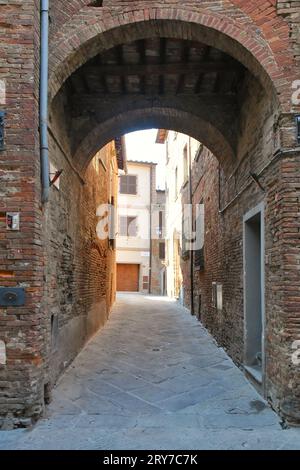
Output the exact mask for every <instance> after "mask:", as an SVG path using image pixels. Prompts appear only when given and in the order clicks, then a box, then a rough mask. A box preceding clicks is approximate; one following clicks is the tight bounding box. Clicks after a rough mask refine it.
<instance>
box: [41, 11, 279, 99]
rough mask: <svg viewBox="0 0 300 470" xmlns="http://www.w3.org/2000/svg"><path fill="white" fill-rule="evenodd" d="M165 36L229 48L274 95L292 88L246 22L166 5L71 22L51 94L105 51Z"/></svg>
mask: <svg viewBox="0 0 300 470" xmlns="http://www.w3.org/2000/svg"><path fill="white" fill-rule="evenodd" d="M154 20H155V21H154ZM162 36H164V37H170V38H177V39H180V38H182V39H190V40H194V41H200V42H204V43H206V44H208V45H211V46H213V47H217V48H219V49H221V50H223V51H224V52H226V53H228V54H230V55H231V56H232V57H234V58H235V59H237V60H238V61H240V62H241V63H242V64H243V65H244V66H245V67H247V68H248V69H249V70H250V71H251V72H252V74H253V75H254V76H255V77H257V78H258V79H259V80H260V82H261V83H262V84H263V85H264V87H265V89H266V90H267V91H268V92H273V97H276V96H277V95H279V97H280V94H281V93H282V92H283V91H284V89H285V88H284V87H286V83H284V82H283V80H282V78H283V72H282V70H281V69H280V68H279V67H278V65H277V63H276V60H275V57H274V54H273V52H272V49H271V48H270V46H269V44H268V42H267V41H266V40H265V39H264V38H263V37H262V35H261V34H260V33H259V32H258V31H257V32H256V34H255V33H254V31H253V28H252V29H251V30H250V29H249V30H247V27H246V25H245V23H244V22H241V21H239V20H236V19H232V18H229V17H224V16H222V15H220V14H217V13H215V12H212V11H210V10H208V9H203V10H198V11H195V10H193V9H189V8H187V7H186V8H167V7H161V8H143V9H139V10H138V9H136V10H134V11H131V12H130V11H127V12H125V13H115V14H114V13H113V12H107V13H106V16H105V17H103V18H100V17H99V18H98V19H97V17H96V18H95V20H94V21H93V22H88V24H86V23H85V22H84V21H82V19H81V22H80V23H78V24H77V25H76V23H74V24H73V27H72V24H70V25H69V28H67V29H66V33H65V34H63V33H62V32H61V33H60V35H59V37H58V39H57V40H56V41H54V42H53V43H52V47H51V51H50V80H49V85H50V96H51V98H53V97H54V96H55V95H56V94H57V92H58V91H59V89H60V88H61V86H62V85H63V83H64V82H65V81H66V79H67V78H68V77H69V76H70V75H71V74H72V73H73V72H74V71H75V70H77V69H78V68H79V67H80V66H81V65H83V64H84V63H85V62H86V61H87V60H89V59H91V58H92V57H94V56H95V55H97V54H98V53H99V52H101V51H104V50H107V49H110V48H112V47H114V46H116V45H118V44H122V43H126V42H128V41H133V40H137V39H143V38H147V37H162ZM281 102H282V100H281Z"/></svg>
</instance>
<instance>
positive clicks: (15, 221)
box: [6, 212, 20, 231]
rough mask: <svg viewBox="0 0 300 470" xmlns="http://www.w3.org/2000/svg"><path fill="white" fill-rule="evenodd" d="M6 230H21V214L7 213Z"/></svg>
mask: <svg viewBox="0 0 300 470" xmlns="http://www.w3.org/2000/svg"><path fill="white" fill-rule="evenodd" d="M6 229H7V230H14V231H18V230H20V213H19V212H7V213H6Z"/></svg>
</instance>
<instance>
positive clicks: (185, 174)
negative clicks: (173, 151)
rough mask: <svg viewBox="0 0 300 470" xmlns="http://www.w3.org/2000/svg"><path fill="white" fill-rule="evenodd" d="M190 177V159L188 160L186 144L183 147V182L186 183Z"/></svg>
mask: <svg viewBox="0 0 300 470" xmlns="http://www.w3.org/2000/svg"><path fill="white" fill-rule="evenodd" d="M188 177H189V161H188V147H187V145H185V147H184V149H183V182H184V183H185V182H186V181H187V180H188Z"/></svg>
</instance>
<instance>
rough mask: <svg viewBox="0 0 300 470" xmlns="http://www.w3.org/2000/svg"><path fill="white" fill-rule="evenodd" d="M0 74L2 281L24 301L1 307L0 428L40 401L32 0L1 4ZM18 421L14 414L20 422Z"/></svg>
mask: <svg viewBox="0 0 300 470" xmlns="http://www.w3.org/2000/svg"><path fill="white" fill-rule="evenodd" d="M0 10H1V14H0V16H1V22H0V80H2V83H5V88H6V93H5V95H6V97H5V98H6V99H5V102H4V100H3V101H2V103H1V105H0V109H2V110H4V111H5V112H6V118H5V150H4V151H1V152H0V218H1V220H0V272H1V275H0V286H7V287H15V286H20V287H23V288H25V290H26V305H25V306H24V307H19V308H17V309H14V308H0V339H1V340H2V341H4V343H5V346H6V364H5V365H0V384H1V385H0V416H1V417H3V416H5V417H6V420H4V421H3V420H2V418H0V427H1V425H2V424H3V426H4V427H5V426H9V425H11V423H12V422H13V420H14V417H17V419H18V420H19V418H21V424H24V425H25V424H26V423H27V418H28V417H32V416H33V417H35V416H38V415H39V414H40V412H41V409H42V406H43V403H42V376H43V365H42V363H43V354H44V333H43V326H44V324H43V321H44V320H43V314H42V312H41V311H40V304H41V299H42V282H43V251H42V246H41V237H42V231H41V209H40V205H39V201H40V197H39V186H40V183H39V181H40V176H39V150H38V142H39V139H38V115H37V110H38V107H37V106H38V101H37V100H38V93H37V85H38V82H37V78H38V50H39V47H38V25H39V15H38V13H39V7H38V2H37V1H34V0H28V1H26V2H23V1H21V0H20V1H18V0H16V1H14V2H1V5H0ZM9 211H13V212H19V213H20V228H21V229H20V231H17V232H10V231H8V230H7V229H6V224H5V215H6V212H9ZM18 417H19V418H18ZM19 422H20V420H19Z"/></svg>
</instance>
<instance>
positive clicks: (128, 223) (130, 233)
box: [119, 216, 137, 237]
mask: <svg viewBox="0 0 300 470" xmlns="http://www.w3.org/2000/svg"><path fill="white" fill-rule="evenodd" d="M119 234H120V236H121V237H136V236H137V217H124V216H123V217H122V216H121V217H120V219H119Z"/></svg>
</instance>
